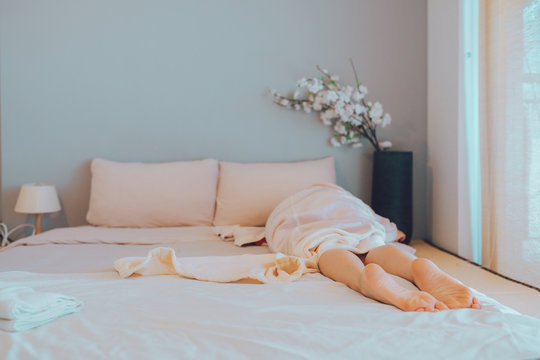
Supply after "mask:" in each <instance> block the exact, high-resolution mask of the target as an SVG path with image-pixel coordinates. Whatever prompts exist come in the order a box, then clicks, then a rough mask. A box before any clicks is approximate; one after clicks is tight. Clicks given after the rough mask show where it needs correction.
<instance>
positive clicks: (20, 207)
mask: <svg viewBox="0 0 540 360" xmlns="http://www.w3.org/2000/svg"><path fill="white" fill-rule="evenodd" d="M60 209H61V207H60V201H59V200H58V195H57V194H56V189H55V187H54V186H53V185H43V184H30V185H23V186H21V191H20V192H19V197H18V198H17V203H16V204H15V212H17V213H22V214H34V215H36V234H39V233H40V232H41V215H42V214H45V213H52V212H56V211H60Z"/></svg>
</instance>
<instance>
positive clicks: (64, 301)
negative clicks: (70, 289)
mask: <svg viewBox="0 0 540 360" xmlns="http://www.w3.org/2000/svg"><path fill="white" fill-rule="evenodd" d="M81 309H82V302H81V301H79V300H77V299H75V298H73V297H71V296H66V295H62V294H55V293H48V292H36V291H34V290H33V289H32V288H29V287H26V286H14V285H9V284H8V283H0V330H4V331H26V330H29V329H32V328H34V327H37V326H40V325H43V324H46V323H48V322H50V321H52V320H54V319H56V318H59V317H61V316H64V315H68V314H72V313H74V312H78V311H80V310H81Z"/></svg>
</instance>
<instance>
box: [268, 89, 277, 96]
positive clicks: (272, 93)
mask: <svg viewBox="0 0 540 360" xmlns="http://www.w3.org/2000/svg"><path fill="white" fill-rule="evenodd" d="M270 95H272V96H279V94H278V92H277V90H276V89H270Z"/></svg>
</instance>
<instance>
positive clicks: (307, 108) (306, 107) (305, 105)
mask: <svg viewBox="0 0 540 360" xmlns="http://www.w3.org/2000/svg"><path fill="white" fill-rule="evenodd" d="M302 107H303V108H304V111H305V112H306V113H308V114H309V113H310V112H311V103H309V102H307V101H304V102H303V103H302Z"/></svg>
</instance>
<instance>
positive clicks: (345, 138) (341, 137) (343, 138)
mask: <svg viewBox="0 0 540 360" xmlns="http://www.w3.org/2000/svg"><path fill="white" fill-rule="evenodd" d="M339 142H340V143H341V144H343V145H345V144H347V142H348V141H347V137H346V136H340V137H339Z"/></svg>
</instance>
